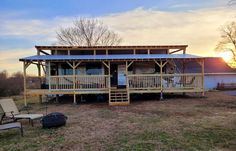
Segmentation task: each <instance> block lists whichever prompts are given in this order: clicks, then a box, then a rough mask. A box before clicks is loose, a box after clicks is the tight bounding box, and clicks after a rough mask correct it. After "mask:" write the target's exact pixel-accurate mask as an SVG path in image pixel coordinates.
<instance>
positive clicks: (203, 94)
mask: <svg viewBox="0 0 236 151" xmlns="http://www.w3.org/2000/svg"><path fill="white" fill-rule="evenodd" d="M201 68H202V96H205V86H204V83H205V81H204V77H205V74H204V72H205V71H204V59H202V65H201Z"/></svg>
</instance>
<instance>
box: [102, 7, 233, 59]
mask: <svg viewBox="0 0 236 151" xmlns="http://www.w3.org/2000/svg"><path fill="white" fill-rule="evenodd" d="M235 13H236V10H234V9H229V8H215V9H198V10H193V11H186V12H165V11H158V10H152V9H147V10H146V9H143V8H138V9H135V10H132V11H128V12H124V13H120V14H113V15H110V16H105V17H101V19H103V20H104V22H105V23H106V24H108V25H110V26H111V27H112V28H113V29H116V30H117V31H118V32H119V33H120V35H121V36H122V37H123V38H124V44H133V45H142V44H144V45H145V44H154V45H155V44H188V45H189V48H188V50H189V53H193V54H197V55H207V56H209V55H210V56H211V55H213V54H214V50H213V49H214V47H215V45H216V43H217V41H218V40H219V37H220V32H219V27H220V26H221V25H223V24H224V23H226V22H228V21H234V20H236V14H235Z"/></svg>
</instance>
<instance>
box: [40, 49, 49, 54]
mask: <svg viewBox="0 0 236 151" xmlns="http://www.w3.org/2000/svg"><path fill="white" fill-rule="evenodd" d="M40 52H41V53H43V54H45V55H50V54H49V53H47V52H45V51H43V50H40Z"/></svg>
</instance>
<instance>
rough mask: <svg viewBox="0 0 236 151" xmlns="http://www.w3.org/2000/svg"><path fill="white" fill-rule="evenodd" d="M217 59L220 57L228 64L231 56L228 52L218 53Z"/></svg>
mask: <svg viewBox="0 0 236 151" xmlns="http://www.w3.org/2000/svg"><path fill="white" fill-rule="evenodd" d="M218 55H219V57H222V58H223V59H224V61H225V62H229V61H230V60H231V59H232V58H233V54H232V53H231V52H229V51H225V52H220V53H219V54H218Z"/></svg>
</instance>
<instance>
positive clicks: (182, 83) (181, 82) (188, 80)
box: [176, 76, 196, 87]
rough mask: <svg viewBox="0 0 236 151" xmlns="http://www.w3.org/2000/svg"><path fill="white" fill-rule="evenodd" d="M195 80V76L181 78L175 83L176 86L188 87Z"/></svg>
mask: <svg viewBox="0 0 236 151" xmlns="http://www.w3.org/2000/svg"><path fill="white" fill-rule="evenodd" d="M195 79H196V77H195V76H193V77H191V78H187V77H185V76H181V78H180V80H179V81H178V82H176V84H177V85H179V86H186V87H189V86H192V85H193V83H194V81H195Z"/></svg>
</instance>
